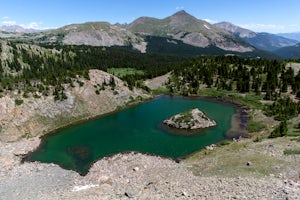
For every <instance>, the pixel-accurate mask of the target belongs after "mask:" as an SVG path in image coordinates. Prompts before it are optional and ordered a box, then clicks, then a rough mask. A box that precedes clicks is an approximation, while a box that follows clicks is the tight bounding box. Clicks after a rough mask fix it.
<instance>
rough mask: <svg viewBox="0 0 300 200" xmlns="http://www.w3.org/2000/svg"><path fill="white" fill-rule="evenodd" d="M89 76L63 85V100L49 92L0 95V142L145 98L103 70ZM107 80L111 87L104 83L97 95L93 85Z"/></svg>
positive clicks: (140, 92)
mask: <svg viewBox="0 0 300 200" xmlns="http://www.w3.org/2000/svg"><path fill="white" fill-rule="evenodd" d="M89 77H90V80H85V79H80V81H81V82H83V83H84V84H83V86H80V85H79V84H78V83H76V82H75V83H74V85H75V87H74V88H72V87H67V86H65V93H66V96H67V99H65V100H63V101H55V100H54V97H53V96H52V95H49V96H47V97H46V96H41V98H34V97H29V98H22V97H21V95H19V94H17V93H14V92H12V93H11V94H7V95H6V96H4V97H2V98H0V111H1V114H0V141H6V142H8V141H17V140H19V139H21V138H23V137H35V136H41V135H43V134H46V133H48V132H50V131H52V130H54V129H56V128H59V127H61V126H65V125H68V124H70V123H74V122H75V121H78V120H83V119H87V118H91V117H95V116H97V115H101V114H104V113H108V112H112V111H114V110H116V109H117V108H118V107H119V106H124V105H126V104H127V103H128V102H130V101H132V100H133V99H135V98H137V97H138V96H140V97H143V98H148V97H149V96H148V95H147V94H145V93H143V92H142V91H140V90H137V89H134V90H130V89H129V88H128V87H127V86H126V84H125V83H124V82H123V81H122V80H120V79H119V78H117V77H114V76H112V75H111V74H108V73H106V72H103V71H100V70H90V72H89ZM111 79H113V80H114V83H115V87H114V88H113V89H112V88H111V87H110V86H107V87H106V88H105V89H104V90H102V91H100V93H99V94H97V93H96V92H95V90H96V88H95V87H99V85H102V84H103V83H104V82H105V83H109V81H110V80H111ZM20 98H21V99H22V100H23V101H24V102H23V103H22V104H21V105H16V103H15V99H20Z"/></svg>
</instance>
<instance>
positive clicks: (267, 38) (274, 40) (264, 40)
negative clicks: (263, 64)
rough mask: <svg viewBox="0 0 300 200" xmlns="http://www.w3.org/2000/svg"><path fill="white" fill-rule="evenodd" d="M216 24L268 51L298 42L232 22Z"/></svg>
mask: <svg viewBox="0 0 300 200" xmlns="http://www.w3.org/2000/svg"><path fill="white" fill-rule="evenodd" d="M214 26H215V27H218V28H220V29H223V30H226V31H229V32H230V33H233V34H235V35H237V36H239V37H240V38H242V39H243V40H245V41H246V42H248V43H249V44H251V45H253V46H254V47H256V48H258V49H262V50H266V51H274V50H276V49H279V48H282V47H287V46H293V45H295V44H296V43H297V42H298V41H297V40H293V39H288V38H285V37H282V36H279V35H275V34H270V33H255V32H253V31H251V30H248V29H244V28H242V27H239V26H236V25H234V24H232V23H230V22H220V23H217V24H214Z"/></svg>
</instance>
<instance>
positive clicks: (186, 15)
mask: <svg viewBox="0 0 300 200" xmlns="http://www.w3.org/2000/svg"><path fill="white" fill-rule="evenodd" d="M171 17H176V18H195V17H194V16H192V15H190V14H189V13H187V12H186V11H185V10H181V11H178V12H176V13H175V14H173V15H172V16H171Z"/></svg>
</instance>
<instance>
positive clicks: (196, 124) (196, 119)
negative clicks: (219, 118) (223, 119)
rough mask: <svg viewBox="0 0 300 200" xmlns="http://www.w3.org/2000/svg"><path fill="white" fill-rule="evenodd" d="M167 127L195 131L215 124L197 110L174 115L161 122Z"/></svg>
mask: <svg viewBox="0 0 300 200" xmlns="http://www.w3.org/2000/svg"><path fill="white" fill-rule="evenodd" d="M163 123H164V124H166V125H167V126H169V127H172V128H177V129H185V130H196V129H202V128H208V127H212V126H216V125H217V123H216V122H215V121H214V120H212V119H210V118H208V117H207V116H206V115H205V114H204V113H203V112H202V111H200V110H199V109H198V108H195V109H192V110H188V111H185V112H182V113H179V114H177V115H174V116H172V117H170V118H168V119H165V120H164V121H163Z"/></svg>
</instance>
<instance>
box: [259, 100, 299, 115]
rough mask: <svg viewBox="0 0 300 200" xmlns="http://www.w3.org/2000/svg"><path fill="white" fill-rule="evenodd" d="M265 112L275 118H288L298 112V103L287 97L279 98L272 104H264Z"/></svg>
mask: <svg viewBox="0 0 300 200" xmlns="http://www.w3.org/2000/svg"><path fill="white" fill-rule="evenodd" d="M265 112H266V114H267V115H269V116H274V118H275V119H277V120H288V119H291V118H293V117H296V116H298V114H299V113H300V103H296V102H294V101H293V100H292V99H290V98H287V97H285V98H280V99H278V100H276V101H275V102H274V103H273V104H271V105H269V106H266V108H265Z"/></svg>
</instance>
